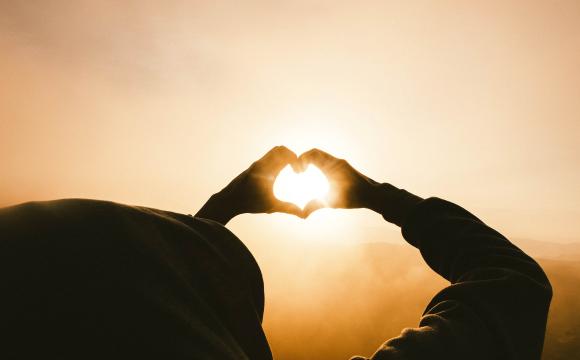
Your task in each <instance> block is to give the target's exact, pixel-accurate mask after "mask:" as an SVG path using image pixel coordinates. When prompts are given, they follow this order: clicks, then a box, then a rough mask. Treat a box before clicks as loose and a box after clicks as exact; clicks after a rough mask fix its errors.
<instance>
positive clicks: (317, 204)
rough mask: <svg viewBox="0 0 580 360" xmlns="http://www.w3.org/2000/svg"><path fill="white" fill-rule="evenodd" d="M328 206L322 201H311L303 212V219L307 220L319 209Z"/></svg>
mask: <svg viewBox="0 0 580 360" xmlns="http://www.w3.org/2000/svg"><path fill="white" fill-rule="evenodd" d="M325 207H326V204H325V203H324V202H323V201H322V200H318V199H317V200H311V201H310V202H309V203H308V204H306V206H304V210H302V217H303V218H304V219H306V218H307V217H309V216H310V214H312V213H313V212H315V211H316V210H318V209H322V208H325Z"/></svg>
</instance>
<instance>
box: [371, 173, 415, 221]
mask: <svg viewBox="0 0 580 360" xmlns="http://www.w3.org/2000/svg"><path fill="white" fill-rule="evenodd" d="M422 200H423V199H422V198H421V197H419V196H417V195H414V194H412V193H410V192H408V191H405V190H403V189H399V188H397V187H395V186H393V185H391V184H387V183H383V184H380V183H377V184H374V185H372V186H371V188H370V191H369V199H368V203H369V206H368V208H369V209H370V210H373V211H375V212H377V213H379V214H381V215H382V216H383V218H384V219H385V220H387V221H388V222H391V223H393V224H396V225H398V226H402V225H403V223H404V221H405V219H406V217H407V215H408V214H409V212H410V211H411V210H412V209H413V208H414V207H415V205H417V204H418V203H420V202H421V201H422Z"/></svg>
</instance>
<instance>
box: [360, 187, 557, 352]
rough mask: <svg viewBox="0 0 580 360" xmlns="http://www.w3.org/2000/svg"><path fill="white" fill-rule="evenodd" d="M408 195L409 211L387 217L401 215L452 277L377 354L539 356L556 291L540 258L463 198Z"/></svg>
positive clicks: (411, 235) (408, 232)
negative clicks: (471, 208)
mask: <svg viewBox="0 0 580 360" xmlns="http://www.w3.org/2000/svg"><path fill="white" fill-rule="evenodd" d="M404 193H406V192H404V191H402V190H400V192H399V194H404ZM406 194H408V193H406ZM399 196H401V195H399ZM403 196H405V195H403ZM411 196H412V195H411ZM402 202H405V201H402ZM410 202H412V203H414V205H413V206H412V208H411V209H410V210H409V211H408V213H406V214H405V217H404V219H397V220H400V221H393V218H392V214H385V213H384V212H383V213H382V214H383V217H384V218H385V219H387V220H388V221H391V222H395V223H402V232H403V236H404V238H405V239H406V240H407V241H408V242H409V243H410V244H411V245H413V246H415V247H416V248H418V249H419V250H420V252H421V254H422V256H423V258H424V259H425V261H426V262H427V264H428V265H429V266H430V267H431V269H433V270H434V271H435V272H437V273H438V274H439V275H441V276H442V277H444V278H445V279H447V280H449V281H450V283H451V284H450V286H448V287H446V288H445V289H443V290H442V291H440V292H439V293H438V294H437V295H436V296H435V297H434V298H433V300H432V301H431V302H430V303H429V305H428V306H427V308H426V310H425V312H424V313H423V316H422V318H421V321H420V323H419V327H418V328H415V329H405V330H403V332H402V333H401V335H400V336H399V337H397V338H393V339H391V340H389V341H387V342H386V343H385V344H384V345H383V346H382V347H381V348H379V350H378V351H377V352H376V353H375V354H374V355H373V357H372V359H374V360H381V359H526V360H528V359H540V357H541V352H542V346H543V342H544V333H545V329H546V320H547V314H548V308H549V304H550V299H551V296H552V289H551V286H550V283H549V281H548V279H547V277H546V275H545V274H544V272H543V271H542V269H541V268H540V266H539V265H538V264H537V263H536V262H535V261H534V260H533V259H532V258H530V257H529V256H527V255H526V254H525V253H524V252H523V251H521V250H520V249H518V248H517V247H516V246H515V245H513V244H512V243H510V242H509V241H508V240H507V239H506V238H505V237H504V236H502V235H501V234H500V233H498V232H497V231H495V230H494V229H492V228H490V227H488V226H487V225H485V224H484V223H483V222H482V221H481V220H479V219H478V218H477V217H475V216H474V215H472V214H471V213H469V212H468V211H467V210H465V209H463V208H461V207H460V206H458V205H455V204H453V203H451V202H448V201H445V200H441V199H438V198H429V199H427V200H423V201H419V202H417V200H416V197H415V199H414V200H413V199H411V201H410Z"/></svg>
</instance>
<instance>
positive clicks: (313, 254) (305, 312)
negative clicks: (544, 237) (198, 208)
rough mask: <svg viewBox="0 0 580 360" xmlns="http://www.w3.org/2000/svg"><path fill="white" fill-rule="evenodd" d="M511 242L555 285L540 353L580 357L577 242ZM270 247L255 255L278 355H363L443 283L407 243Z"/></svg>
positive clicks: (415, 316)
mask: <svg viewBox="0 0 580 360" xmlns="http://www.w3.org/2000/svg"><path fill="white" fill-rule="evenodd" d="M515 243H516V244H517V245H518V246H520V247H521V248H522V249H524V250H525V251H526V252H528V253H529V254H531V255H532V256H534V255H537V254H542V255H545V256H543V257H540V258H538V257H537V256H535V257H536V258H537V259H538V261H539V263H540V264H541V265H542V267H543V268H544V270H545V271H546V273H547V274H548V277H549V278H550V281H551V283H552V286H553V288H554V299H553V302H552V306H551V310H550V315H549V323H548V330H547V334H546V342H545V350H544V355H543V359H544V360H563V359H567V360H571V359H577V358H580V357H579V355H580V337H579V336H578V329H580V301H579V300H580V253H579V252H577V250H578V248H579V247H578V245H577V244H574V245H562V246H561V245H560V244H545V243H540V242H534V241H525V240H520V241H515ZM293 246H294V247H295V246H296V244H293ZM273 249H274V248H273ZM275 251H276V250H272V251H270V252H269V253H268V256H267V257H264V256H261V255H260V254H258V256H257V258H258V261H259V262H260V265H261V266H262V270H263V273H264V277H265V281H266V298H267V302H266V314H265V323H264V326H265V329H266V333H267V335H268V338H269V340H270V343H271V346H272V350H273V352H274V355H275V358H276V359H279V360H285V359H287V360H290V359H292V360H301V359H312V358H320V357H324V358H333V359H334V358H335V359H348V358H349V356H352V355H355V354H361V355H366V356H369V355H370V354H372V353H373V352H374V351H375V350H376V348H377V347H378V346H380V344H381V343H382V342H384V341H385V340H387V339H389V338H391V337H394V336H397V335H398V334H399V333H400V331H401V330H402V329H403V328H404V327H413V326H416V325H417V323H418V320H419V317H420V315H421V313H422V312H423V310H424V308H425V306H426V305H427V303H428V302H429V300H430V299H431V298H432V297H433V296H434V295H435V294H436V293H437V291H439V290H440V289H441V288H443V287H444V286H446V284H447V283H446V281H445V280H443V279H441V278H440V277H439V276H438V275H436V274H434V273H433V272H432V271H431V270H430V269H429V268H428V267H427V266H426V265H425V264H424V262H423V260H422V259H421V257H420V255H419V253H418V252H417V251H416V250H415V249H413V248H412V247H410V246H406V245H396V244H388V243H367V244H361V245H334V246H330V245H329V244H328V243H327V244H325V245H324V246H319V247H316V248H313V247H304V248H302V249H296V248H295V250H294V251H296V252H297V253H298V257H296V256H294V255H295V254H289V253H287V252H285V253H284V254H282V253H280V254H276V252H275ZM281 252H282V251H281ZM297 258H298V259H299V260H297ZM274 259H275V261H273V260H274ZM563 259H565V260H563ZM296 264H300V265H299V266H298V267H297V266H296Z"/></svg>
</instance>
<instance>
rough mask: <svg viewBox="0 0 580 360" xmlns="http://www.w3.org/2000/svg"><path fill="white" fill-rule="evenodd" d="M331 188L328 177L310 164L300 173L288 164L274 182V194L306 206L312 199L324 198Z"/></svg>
mask: <svg viewBox="0 0 580 360" xmlns="http://www.w3.org/2000/svg"><path fill="white" fill-rule="evenodd" d="M329 188H330V186H329V184H328V179H327V178H326V176H325V175H324V174H323V173H322V171H320V169H319V168H317V167H316V166H314V165H312V164H310V165H308V167H307V168H306V170H305V171H304V172H302V173H299V174H298V173H296V172H294V170H293V169H292V167H291V166H290V165H288V166H286V167H285V168H284V169H282V171H280V174H278V177H277V178H276V180H275V182H274V196H276V198H277V199H279V200H281V201H288V202H292V203H294V204H296V205H298V206H300V207H301V208H304V206H305V205H306V204H307V203H308V202H309V201H310V200H315V199H319V200H324V198H325V197H326V196H327V194H328V190H329Z"/></svg>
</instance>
